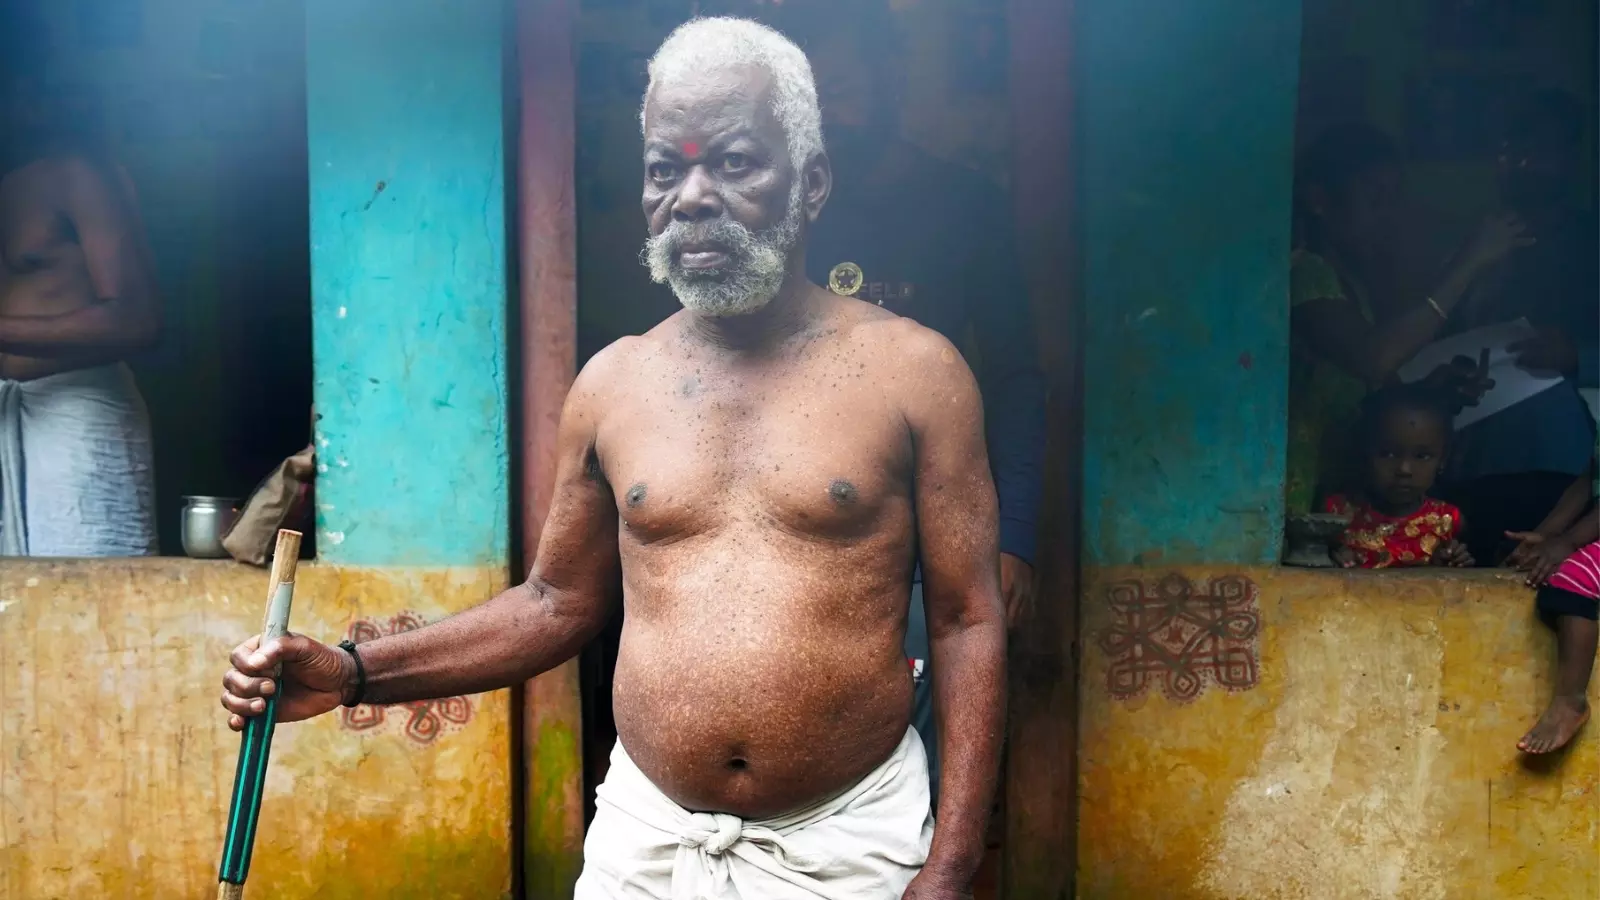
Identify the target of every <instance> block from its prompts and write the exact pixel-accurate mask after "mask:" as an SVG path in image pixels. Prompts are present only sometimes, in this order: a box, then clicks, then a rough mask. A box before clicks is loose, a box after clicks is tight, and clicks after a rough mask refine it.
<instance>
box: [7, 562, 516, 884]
mask: <svg viewBox="0 0 1600 900" xmlns="http://www.w3.org/2000/svg"><path fill="white" fill-rule="evenodd" d="M504 583H505V575H504V572H503V571H501V570H498V569H489V568H455V569H433V570H382V571H376V570H357V569H341V568H334V567H330V566H326V565H317V564H314V563H303V564H302V565H301V567H300V576H299V579H298V587H297V590H296V593H295V608H294V614H293V620H292V623H291V627H292V628H293V630H295V631H299V632H304V633H307V634H312V635H317V636H323V637H326V638H328V639H329V640H336V639H338V638H339V637H341V636H343V635H344V634H345V632H346V629H348V628H349V627H350V625H351V624H352V623H353V622H356V621H358V620H361V619H363V618H368V617H388V616H393V615H395V614H397V613H399V612H401V611H405V610H412V611H415V612H416V613H417V614H420V615H422V616H424V617H426V618H428V619H434V618H440V617H443V616H445V615H448V614H449V613H451V612H455V611H458V610H460V609H463V608H466V607H468V606H472V605H474V604H476V603H478V602H481V601H482V600H484V599H486V598H488V597H489V596H491V595H492V594H494V593H495V592H496V591H498V590H499V589H501V588H502V587H503V586H504ZM265 584H266V573H265V572H263V571H261V570H258V569H252V568H247V567H244V566H240V565H235V564H233V563H227V562H200V561H192V560H179V559H150V560H107V561H58V562H44V561H39V562H33V561H12V560H6V561H4V562H0V605H5V606H7V607H8V610H7V612H6V614H5V615H3V616H0V898H4V900H12V898H16V900H23V898H29V900H32V898H40V900H43V898H64V897H106V898H111V897H115V898H118V900H168V898H174V897H210V896H212V895H213V894H214V892H215V884H216V877H217V875H216V873H217V855H218V853H219V852H220V850H221V847H222V830H223V826H224V825H225V823H226V819H227V803H228V796H229V791H230V789H231V787H232V783H233V770H234V765H235V761H236V760H237V756H238V747H239V738H238V737H237V736H236V735H234V734H233V733H232V732H230V731H228V729H227V726H226V725H225V723H224V717H223V711H222V708H221V706H219V705H218V703H217V697H218V695H219V693H220V691H221V678H222V673H223V671H224V669H225V668H226V660H227V654H228V651H229V649H231V648H232V646H233V645H234V644H236V643H237V642H238V641H240V640H242V639H243V638H244V637H246V636H248V635H249V634H251V633H252V632H253V631H254V630H256V629H258V628H259V627H260V624H261V613H262V607H263V602H264V593H265ZM472 705H473V706H472V709H473V714H472V716H471V719H470V721H468V722H465V723H463V724H462V725H461V726H460V727H459V728H455V729H454V730H450V731H447V732H445V733H443V734H440V735H438V736H437V738H436V739H434V740H432V741H431V742H429V743H427V744H425V745H424V744H419V743H418V742H417V741H415V740H411V739H408V738H407V737H406V736H404V735H403V734H402V733H400V732H399V731H394V732H384V731H381V730H380V731H374V732H371V733H364V734H363V733H356V732H352V731H349V730H346V729H344V728H342V727H341V725H340V721H339V717H338V716H336V715H329V716H323V717H321V718H320V719H318V720H315V721H312V722H306V723H298V724H293V725H285V726H282V727H280V728H279V729H278V731H277V736H276V738H275V739H274V742H273V748H272V763H271V769H270V770H269V773H268V778H267V795H266V799H265V803H264V807H263V811H262V815H261V822H260V826H259V833H258V834H259V836H258V838H257V842H256V849H255V859H254V862H253V863H252V866H251V871H250V882H249V894H250V895H252V896H257V897H271V898H275V900H300V898H312V897H316V898H319V900H355V898H367V897H384V898H396V900H399V898H417V900H424V898H426V900H434V898H440V900H444V898H463V900H465V898H472V900H482V898H497V897H500V896H501V895H502V892H503V891H505V890H507V889H508V888H509V885H510V871H511V857H510V840H511V836H510V821H511V795H510V790H511V789H510V782H509V773H510V760H509V747H510V734H509V701H508V699H507V696H506V694H504V693H495V694H489V695H482V696H477V697H473V698H472Z"/></svg>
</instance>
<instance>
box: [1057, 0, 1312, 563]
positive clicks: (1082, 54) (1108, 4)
mask: <svg viewBox="0 0 1600 900" xmlns="http://www.w3.org/2000/svg"><path fill="white" fill-rule="evenodd" d="M1078 9H1079V10H1080V11H1081V19H1080V24H1079V27H1080V32H1079V35H1078V51H1077V52H1078V53H1079V58H1080V59H1081V61H1082V64H1081V69H1080V72H1079V77H1080V79H1081V81H1080V95H1079V96H1080V105H1081V106H1080V111H1081V116H1082V119H1081V121H1080V128H1079V131H1078V134H1079V135H1080V137H1081V141H1082V143H1081V146H1082V153H1083V159H1082V166H1083V169H1082V190H1081V194H1080V197H1081V211H1082V221H1081V228H1080V232H1079V233H1080V234H1082V235H1083V253H1084V258H1083V263H1084V271H1083V290H1084V297H1085V316H1086V329H1087V333H1086V340H1085V342H1084V346H1085V351H1084V353H1085V356H1084V368H1085V371H1084V377H1085V394H1086V397H1085V410H1084V415H1085V432H1086V433H1085V448H1084V457H1085V469H1084V538H1085V552H1086V553H1087V555H1088V558H1089V561H1090V562H1092V563H1095V564H1102V565H1117V564H1126V563H1138V562H1154V561H1155V560H1157V559H1160V560H1162V561H1164V562H1167V563H1191V562H1232V563H1261V562H1270V561H1273V560H1275V559H1277V557H1278V547H1279V540H1280V535H1281V532H1282V519H1283V478H1284V445H1285V436H1286V426H1285V410H1286V407H1287V391H1288V385H1287V375H1286V373H1287V371H1288V350H1287V344H1288V333H1289V325H1288V314H1289V310H1288V276H1289V209H1290V194H1291V187H1292V184H1291V182H1292V165H1293V164H1292V153H1293V142H1294V123H1295V100H1296V88H1297V83H1298V78H1299V48H1300V4H1299V3H1298V2H1292V0H1291V2H1284V0H1185V2H1182V3H1174V2H1170V0H1079V3H1078Z"/></svg>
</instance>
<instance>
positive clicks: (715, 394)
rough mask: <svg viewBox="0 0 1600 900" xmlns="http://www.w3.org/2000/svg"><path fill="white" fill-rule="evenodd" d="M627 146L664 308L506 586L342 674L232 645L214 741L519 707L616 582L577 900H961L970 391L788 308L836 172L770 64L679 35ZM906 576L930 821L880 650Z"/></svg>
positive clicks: (739, 30)
mask: <svg viewBox="0 0 1600 900" xmlns="http://www.w3.org/2000/svg"><path fill="white" fill-rule="evenodd" d="M642 123H643V127H644V134H645V158H644V162H645V179H644V194H643V205H644V211H645V215H646V219H647V220H648V223H649V231H650V235H651V237H650V239H649V241H648V242H647V245H646V252H645V257H646V259H647V262H648V264H649V267H650V270H651V274H652V276H653V277H654V278H656V279H657V280H659V281H664V282H666V283H668V284H669V285H670V286H671V287H672V289H673V292H674V293H675V294H676V295H677V297H678V299H679V300H680V301H681V302H682V303H683V305H684V307H685V309H684V310H683V311H681V312H679V313H677V314H676V315H674V316H672V317H671V318H669V319H668V320H667V321H665V322H663V323H662V324H661V325H659V326H657V327H656V328H654V329H652V330H651V331H650V332H649V333H647V334H645V335H644V336H642V337H630V338H624V339H622V340H621V341H618V342H617V343H615V344H613V345H611V346H610V347H608V348H607V349H605V350H604V351H602V352H601V353H599V354H598V355H597V356H595V357H594V359H593V360H591V361H590V362H589V364H588V365H587V366H586V367H585V368H584V371H583V372H582V373H580V374H579V376H578V378H577V381H576V382H575V383H574V385H573V387H572V390H571V392H570V394H569V396H568V399H567V405H566V409H565V410H564V412H563V414H562V421H561V426H560V437H559V444H560V454H559V461H558V465H557V475H556V486H555V495H554V497H553V499H552V501H551V504H550V513H549V517H548V519H547V520H546V522H545V525H544V529H543V531H542V534H541V541H540V546H539V551H538V556H537V559H536V560H535V561H534V564H533V571H532V573H531V574H530V576H529V578H528V581H527V582H526V583H524V584H522V585H519V586H518V587H515V588H513V589H511V590H509V591H507V592H505V593H504V594H501V595H500V596H499V597H496V598H495V599H493V600H491V601H489V602H488V603H486V604H484V605H482V606H479V607H477V608H476V609H473V610H471V611H469V612H466V613H463V614H461V615H458V616H455V617H453V618H451V619H447V620H445V621H443V622H440V623H437V624H434V625H432V626H429V627H427V628H424V629H421V630H418V631H414V632H409V633H405V634H399V635H393V636H389V637H385V638H381V639H379V640H376V641H372V642H370V643H366V644H363V645H361V646H360V647H359V648H357V647H354V646H352V645H344V646H342V647H341V648H340V649H334V648H329V647H326V646H324V645H322V644H320V643H317V642H316V641H313V640H311V639H309V638H306V637H302V636H298V635H291V636H288V637H286V638H284V639H283V640H281V641H277V642H274V643H272V644H270V645H268V646H265V647H257V646H256V644H255V643H254V641H250V642H246V643H245V644H243V645H241V646H240V647H239V648H237V649H236V650H235V651H234V653H233V658H232V662H233V669H231V670H230V671H229V672H228V673H227V674H226V675H225V676H224V680H223V683H224V693H223V697H222V702H223V705H224V706H225V707H226V708H227V709H228V710H229V712H230V713H231V715H230V717H229V724H230V726H232V727H233V728H235V729H238V728H242V727H243V726H244V717H246V716H250V715H255V714H258V713H260V712H261V711H262V710H263V709H264V708H265V702H264V700H263V699H262V697H263V695H264V694H268V693H271V692H273V691H276V690H279V689H281V690H282V692H283V694H282V700H281V701H280V705H279V706H278V715H279V717H280V721H293V720H296V719H304V718H308V717H310V716H314V715H318V714H321V713H325V712H329V711H331V710H333V709H335V708H336V707H337V706H338V705H339V704H340V703H346V704H353V703H357V702H374V703H395V702H402V701H406V700H411V699H417V698H423V697H439V696H450V695H454V694H461V693H471V692H475V691H483V690H489V689H492V688H498V687H502V686H506V685H511V684H515V683H517V682H520V681H522V680H524V679H526V678H529V677H531V676H532V675H534V674H536V673H538V672H540V671H543V670H545V669H548V668H550V667H552V666H554V665H556V664H557V663H559V662H561V661H562V660H565V659H566V658H568V657H570V656H572V655H573V654H574V653H576V652H577V651H578V649H579V648H580V647H581V646H582V645H583V644H584V643H585V642H586V641H587V640H589V639H590V638H591V637H593V636H594V635H595V634H596V633H597V632H598V631H599V630H600V628H601V627H602V626H603V625H604V623H605V621H606V614H607V612H608V610H607V609H606V597H608V596H609V586H610V585H611V584H612V583H613V582H612V579H613V577H614V572H615V569H616V567H617V565H618V564H619V563H620V566H621V577H622V583H623V596H624V623H623V633H622V642H621V649H620V653H619V658H618V662H617V671H616V679H615V689H614V692H615V697H614V706H615V710H616V721H617V730H618V733H619V735H620V739H619V741H618V744H617V747H616V749H615V751H614V753H613V757H612V759H613V764H612V767H611V770H610V772H609V774H608V776H607V780H606V783H605V784H604V785H603V786H602V787H601V788H600V792H599V802H598V812H597V814H596V817H595V820H594V823H593V825H592V827H591V830H590V833H589V837H588V840H587V842H586V844H585V869H584V873H583V875H582V877H581V878H580V880H579V882H578V889H577V897H578V898H580V900H598V898H614V897H627V898H651V900H655V898H660V900H668V898H670V900H701V898H714V900H724V898H746V900H784V898H830V900H846V898H848V900H891V898H901V897H905V898H914V900H933V898H939V900H945V898H951V900H953V898H958V897H967V896H970V891H971V882H972V877H973V875H974V873H975V872H976V871H977V868H978V864H979V862H980V860H981V857H982V853H983V849H984V830H985V824H986V821H985V820H986V818H987V815H988V812H989V808H990V802H991V800H992V798H993V794H994V787H995V781H996V777H997V769H998V758H999V753H1000V744H1001V734H1002V721H1003V717H1004V709H1003V706H1004V696H1005V621H1004V611H1003V606H1002V602H1001V596H1000V579H999V574H998V559H999V550H998V530H999V528H998V505H997V501H996V496H995V488H994V483H993V480H992V478H991V476H990V471H989V463H988V458H987V454H986V452H985V448H984V429H983V412H982V405H981V401H980V398H979V394H978V388H977V385H976V383H975V380H974V378H973V375H972V372H971V370H970V369H969V368H968V367H967V365H966V363H965V362H964V361H963V360H962V358H961V356H960V354H959V353H958V352H957V351H956V349H955V347H954V346H953V345H952V344H951V343H950V342H949V341H948V340H947V339H946V338H944V337H942V336H940V335H939V334H938V333H937V332H935V331H932V330H930V329H928V328H925V327H923V326H921V325H918V324H916V323H915V322H913V321H912V320H910V319H905V318H901V317H899V316H897V315H895V314H893V313H892V312H889V311H887V310H884V309H881V308H879V307H877V306H875V305H873V304H869V303H861V302H859V301H857V300H854V299H851V298H848V297H842V296H838V295H836V294H834V293H831V292H829V291H827V290H824V289H823V288H821V287H819V286H817V285H815V284H812V283H811V282H809V281H807V280H806V277H805V263H806V254H805V247H806V238H807V236H808V234H809V232H810V230H811V228H812V226H813V223H814V222H815V221H816V220H817V217H818V216H819V215H820V214H821V213H822V211H823V207H824V205H825V204H826V203H827V200H828V195H829V192H830V191H831V189H832V185H833V178H832V172H831V167H830V163H829V161H828V157H827V155H826V154H825V153H824V150H823V142H822V130H821V116H820V111H819V109H818V105H817V94H816V87H815V84H814V81H813V78H812V75H811V70H810V66H809V64H808V63H807V61H806V58H805V56H804V54H803V53H801V52H800V50H799V49H798V48H797V47H795V46H794V45H793V44H792V43H790V42H789V41H788V40H786V39H785V38H783V37H782V36H781V35H779V34H778V33H777V32H775V31H772V30H770V29H768V28H766V27H764V26H761V25H757V24H755V23H752V22H748V21H742V20H735V19H702V20H698V21H695V22H691V23H689V24H687V25H685V26H683V27H681V28H680V29H678V30H677V31H676V32H674V33H673V35H672V36H671V37H669V38H668V39H667V41H666V42H665V43H664V44H663V45H662V47H661V49H660V50H659V51H658V52H657V54H656V56H655V58H654V59H653V60H652V61H651V64H650V87H649V89H648V91H647V92H646V95H645V107H644V111H643V116H642ZM919 559H920V562H921V570H922V581H923V591H924V597H925V603H926V607H927V617H928V627H929V632H930V634H931V638H932V640H931V644H932V653H933V671H934V673H935V674H934V679H935V683H934V692H935V702H936V704H937V707H938V713H939V719H940V722H941V725H942V728H941V731H940V736H941V742H940V743H941V750H942V753H943V760H944V765H943V774H942V785H941V788H942V790H941V806H940V819H939V822H938V825H937V827H934V823H933V819H932V813H931V810H930V808H929V797H928V783H927V776H926V761H925V758H924V754H923V750H922V746H921V743H920V741H919V740H918V738H917V736H916V732H915V730H914V729H911V728H910V727H909V726H908V720H909V716H910V712H911V687H912V685H911V673H910V671H909V669H908V666H907V663H906V658H905V656H904V654H903V652H902V641H903V639H904V636H905V630H906V615H907V606H908V603H909V598H910V592H911V579H912V572H913V568H914V566H915V564H916V562H917V561H918V560H919ZM358 658H359V660H360V662H361V664H362V665H361V666H360V667H358V666H357V660H358ZM279 662H281V663H283V672H282V676H281V678H280V679H272V678H270V677H269V675H270V673H271V671H272V668H273V666H274V665H276V664H277V663H279ZM280 681H281V684H280V683H279V682H280Z"/></svg>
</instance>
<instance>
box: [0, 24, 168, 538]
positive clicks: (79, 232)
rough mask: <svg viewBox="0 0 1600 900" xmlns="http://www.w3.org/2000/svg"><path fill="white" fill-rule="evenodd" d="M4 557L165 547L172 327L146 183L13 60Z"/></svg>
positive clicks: (2, 316)
mask: <svg viewBox="0 0 1600 900" xmlns="http://www.w3.org/2000/svg"><path fill="white" fill-rule="evenodd" d="M0 56H5V57H6V58H5V59H3V60H0V66H4V67H5V68H6V71H5V72H3V73H0V89H3V90H4V93H5V99H6V101H7V104H6V109H5V110H4V112H5V113H6V117H5V118H6V120H5V122H4V123H3V125H0V131H3V132H4V137H5V140H4V145H3V147H0V556H143V555H147V554H152V553H155V552H156V522H155V469H154V461H153V459H152V451H151V445H150V421H149V415H148V413H147V412H146V410H145V405H144V399H143V398H142V397H141V396H140V394H139V390H138V388H137V387H136V386H135V385H134V381H133V375H132V373H131V372H129V370H128V368H127V366H126V365H124V364H123V360H124V359H126V358H128V357H129V356H130V355H132V354H134V353H136V352H138V351H140V350H143V349H146V348H148V347H150V346H151V345H153V344H154V343H155V341H156V339H157V338H158V336H159V334H160V330H161V307H160V298H159V297H158V295H157V293H156V287H155V277H154V271H153V269H154V267H153V266H152V264H151V260H150V250H149V247H148V246H147V244H146V241H145V236H144V227H143V224H142V223H141V222H140V220H139V212H138V208H137V201H136V198H135V196H134V191H133V183H132V181H131V180H130V179H129V178H128V175H127V173H126V172H125V171H124V170H123V169H122V167H121V166H119V165H118V164H117V163H116V162H115V161H114V160H112V159H111V158H110V157H109V156H108V155H107V154H106V153H105V152H104V151H103V150H102V149H101V148H100V147H99V146H98V145H97V142H96V141H94V140H92V139H86V138H85V137H84V136H83V135H82V134H81V133H80V131H79V129H77V128H75V127H73V126H74V124H75V123H69V122H67V121H66V120H65V117H64V115H63V113H62V112H61V111H60V110H53V109H49V108H47V107H46V105H45V104H43V103H42V102H41V101H42V97H43V95H42V93H41V92H40V91H39V90H38V88H37V85H36V83H35V82H34V80H33V76H32V74H31V73H30V72H29V71H28V60H29V57H28V55H27V54H7V53H0Z"/></svg>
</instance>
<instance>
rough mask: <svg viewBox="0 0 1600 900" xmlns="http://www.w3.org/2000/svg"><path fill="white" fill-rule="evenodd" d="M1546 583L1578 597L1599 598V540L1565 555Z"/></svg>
mask: <svg viewBox="0 0 1600 900" xmlns="http://www.w3.org/2000/svg"><path fill="white" fill-rule="evenodd" d="M1548 584H1549V585H1550V586H1551V587H1553V588H1560V589H1561V590H1563V591H1567V592H1569V593H1573V594H1577V595H1578V596H1580V597H1588V598H1589V599H1591V600H1600V541H1596V542H1595V543H1593V544H1590V545H1588V546H1587V547H1580V548H1578V552H1576V553H1574V554H1572V555H1571V556H1569V557H1567V561H1566V562H1564V563H1562V564H1561V566H1560V568H1558V569H1556V573H1555V574H1554V575H1551V576H1550V581H1549V582H1548Z"/></svg>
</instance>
